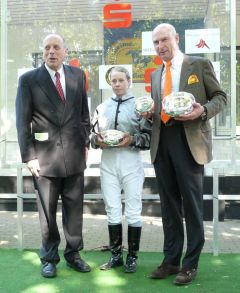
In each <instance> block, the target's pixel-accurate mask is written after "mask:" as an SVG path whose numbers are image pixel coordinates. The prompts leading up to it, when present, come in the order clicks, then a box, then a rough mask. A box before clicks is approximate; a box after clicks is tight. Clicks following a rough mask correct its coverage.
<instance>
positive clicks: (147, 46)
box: [142, 32, 156, 56]
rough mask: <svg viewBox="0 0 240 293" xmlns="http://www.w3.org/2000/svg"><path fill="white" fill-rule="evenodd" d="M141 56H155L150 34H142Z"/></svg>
mask: <svg viewBox="0 0 240 293" xmlns="http://www.w3.org/2000/svg"><path fill="white" fill-rule="evenodd" d="M142 55H143V56H146V55H156V51H155V49H154V46H153V41H152V32H142Z"/></svg>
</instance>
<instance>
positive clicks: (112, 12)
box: [103, 3, 132, 28]
mask: <svg viewBox="0 0 240 293" xmlns="http://www.w3.org/2000/svg"><path fill="white" fill-rule="evenodd" d="M131 9H132V5H131V4H129V3H121V4H120V3H119V4H107V5H105V6H104V8H103V17H104V27H105V28H127V27H130V26H131V25H132V11H131ZM118 11H121V12H118Z"/></svg>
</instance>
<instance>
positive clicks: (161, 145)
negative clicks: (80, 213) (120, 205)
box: [144, 23, 227, 285]
mask: <svg viewBox="0 0 240 293" xmlns="http://www.w3.org/2000/svg"><path fill="white" fill-rule="evenodd" d="M152 38H153V44H154V47H155V50H156V52H157V54H158V55H159V56H160V57H161V59H162V60H163V64H162V65H161V66H160V67H159V68H158V69H157V70H156V71H154V72H153V74H152V78H151V85H152V97H153V99H154V108H153V109H152V111H150V112H149V113H144V115H145V116H146V117H152V119H153V129H152V139H151V147H150V152H151V160H152V162H153V164H154V168H155V173H156V177H157V182H158V188H159V194H160V199H161V208H162V220H163V230H164V248H163V250H164V259H163V262H162V264H161V265H160V266H159V267H157V269H156V270H155V271H153V272H152V274H151V276H150V277H151V278H154V279H164V278H166V277H168V276H169V275H172V274H177V276H176V278H175V281H174V283H175V284H176V285H186V284H190V283H191V282H192V280H193V279H194V278H195V277H196V274H197V268H198V262H199V256H200V253H201V250H202V248H203V245H204V228H203V173H204V164H206V163H208V162H210V161H211V159H212V136H211V126H210V123H209V119H210V118H212V117H213V116H215V115H216V114H217V113H219V112H220V111H221V110H222V109H223V108H224V106H225V105H226V102H227V97H226V94H225V93H224V92H223V91H222V90H221V88H220V85H219V83H218V81H217V79H216V76H215V73H214V70H213V67H212V64H211V62H210V61H209V60H207V59H205V58H200V57H193V56H187V55H184V54H182V53H181V51H180V50H179V46H178V43H179V35H178V34H177V33H176V30H175V28H174V27H173V26H172V25H170V24H166V23H162V24H160V25H158V26H157V27H156V28H155V29H154V30H153V35H152ZM168 66H170V67H169V68H170V72H171V81H172V85H171V91H172V92H178V91H185V92H188V93H191V94H193V96H194V97H195V102H194V103H193V110H192V111H191V112H190V113H187V114H182V115H181V116H179V117H177V118H175V119H174V118H172V117H166V113H164V112H163V111H162V99H163V94H164V91H163V89H164V88H165V79H166V78H165V77H166V71H167V70H166V68H167V67H168ZM165 118H166V119H165ZM163 120H164V121H163ZM182 207H183V209H182ZM183 212H184V217H185V222H186V231H187V248H186V253H185V256H184V257H183V259H182V260H181V257H182V252H183V243H184V228H183ZM181 263H182V265H181ZM180 265H181V266H180Z"/></svg>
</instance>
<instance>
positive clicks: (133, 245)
mask: <svg viewBox="0 0 240 293" xmlns="http://www.w3.org/2000/svg"><path fill="white" fill-rule="evenodd" d="M141 231H142V227H131V226H128V255H127V260H126V264H125V273H135V272H136V270H137V258H138V257H137V253H138V251H139V243H140V238H141Z"/></svg>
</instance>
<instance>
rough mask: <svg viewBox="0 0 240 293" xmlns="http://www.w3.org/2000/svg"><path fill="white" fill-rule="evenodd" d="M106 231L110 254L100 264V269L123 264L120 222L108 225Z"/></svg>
mask: <svg viewBox="0 0 240 293" xmlns="http://www.w3.org/2000/svg"><path fill="white" fill-rule="evenodd" d="M108 232H109V239H110V250H111V253H112V256H111V258H110V259H109V261H108V262H107V263H105V264H103V265H101V266H100V270H110V269H111V268H115V267H119V266H122V265H123V255H122V224H118V225H108Z"/></svg>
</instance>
